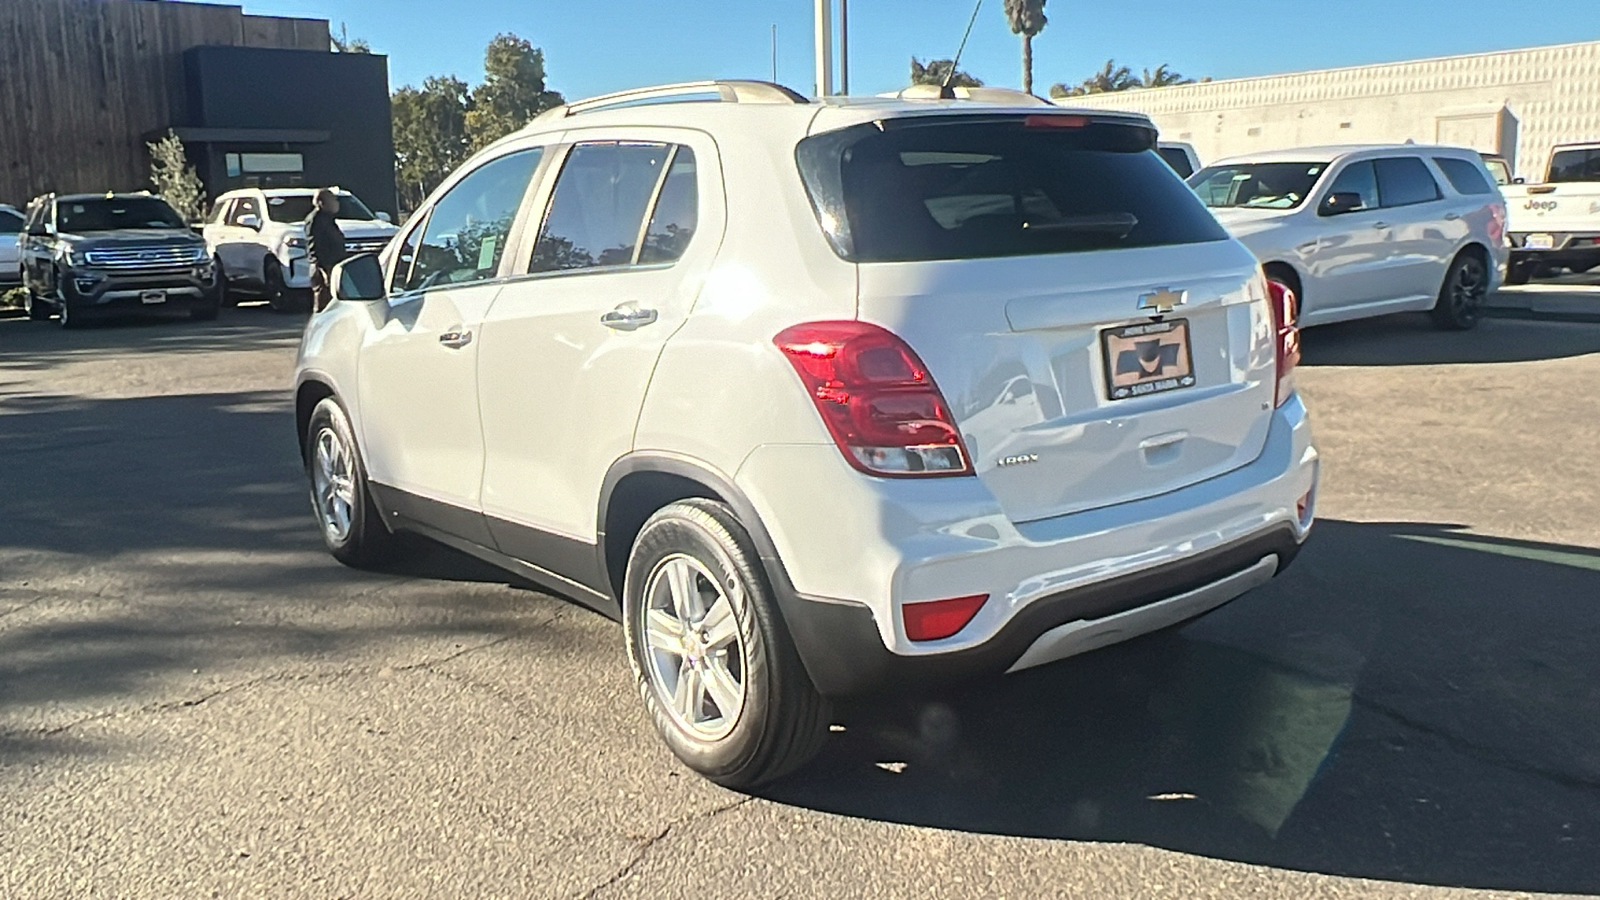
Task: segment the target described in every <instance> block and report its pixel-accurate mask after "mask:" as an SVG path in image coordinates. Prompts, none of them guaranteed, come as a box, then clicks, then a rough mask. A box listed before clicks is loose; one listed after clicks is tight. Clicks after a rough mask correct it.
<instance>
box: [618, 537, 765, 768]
mask: <svg viewBox="0 0 1600 900" xmlns="http://www.w3.org/2000/svg"><path fill="white" fill-rule="evenodd" d="M644 597H645V602H644V603H643V604H641V607H640V608H641V615H642V617H643V621H642V622H640V623H639V632H640V633H641V634H643V635H644V644H645V660H644V663H645V670H646V673H647V674H648V676H649V679H650V683H651V686H652V688H653V689H654V690H655V692H656V697H657V699H658V700H659V701H660V703H661V706H662V707H663V708H664V709H666V710H667V713H668V715H670V716H671V717H672V720H673V722H675V723H676V724H677V725H678V727H679V728H682V729H684V730H685V731H687V732H688V733H689V734H691V735H693V736H694V737H696V738H698V739H701V740H708V741H714V740H717V739H719V738H722V737H725V736H726V735H727V734H728V733H729V732H730V731H732V730H733V727H734V725H736V724H737V723H738V721H739V715H740V713H741V712H743V710H744V705H745V697H746V691H745V681H744V678H745V672H746V668H747V666H746V662H747V660H746V654H745V648H744V643H743V641H742V640H741V639H740V637H739V622H738V618H737V615H736V613H735V611H734V607H733V601H732V600H730V599H729V597H728V595H727V593H726V592H725V591H724V590H723V587H722V585H721V584H719V583H718V581H717V579H716V578H715V577H714V576H713V575H712V574H711V572H710V571H709V570H707V569H706V567H705V566H704V565H702V564H701V563H700V561H699V560H697V559H694V558H693V557H690V556H686V555H683V554H677V555H673V556H669V557H667V558H666V559H663V560H662V561H661V562H659V563H657V564H656V567H655V570H654V571H652V572H651V573H650V578H649V580H648V581H647V582H646V585H645V590H644Z"/></svg>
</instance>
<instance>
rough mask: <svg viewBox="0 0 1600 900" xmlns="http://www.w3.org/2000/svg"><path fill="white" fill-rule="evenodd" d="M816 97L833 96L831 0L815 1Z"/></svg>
mask: <svg viewBox="0 0 1600 900" xmlns="http://www.w3.org/2000/svg"><path fill="white" fill-rule="evenodd" d="M816 3H817V15H816V26H817V27H816V37H817V96H818V97H828V96H832V94H833V0H816Z"/></svg>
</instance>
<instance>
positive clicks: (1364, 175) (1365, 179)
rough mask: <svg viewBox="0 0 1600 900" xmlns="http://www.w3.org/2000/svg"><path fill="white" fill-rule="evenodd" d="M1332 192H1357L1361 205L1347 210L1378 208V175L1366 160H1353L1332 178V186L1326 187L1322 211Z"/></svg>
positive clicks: (1325, 210)
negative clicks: (1326, 191) (1326, 193)
mask: <svg viewBox="0 0 1600 900" xmlns="http://www.w3.org/2000/svg"><path fill="white" fill-rule="evenodd" d="M1334 194H1357V195H1359V196H1360V197H1361V205H1360V206H1359V207H1357V208H1356V209H1353V210H1347V211H1348V212H1359V211H1361V210H1368V209H1377V208H1378V175H1377V172H1375V171H1374V170H1373V167H1372V163H1371V162H1368V161H1363V162H1354V163H1351V164H1350V165H1348V166H1345V167H1344V171H1342V172H1340V173H1339V177H1338V178H1335V179H1334V180H1333V186H1332V187H1330V188H1328V196H1327V197H1326V198H1324V199H1323V201H1322V205H1323V212H1324V213H1326V212H1327V209H1328V203H1329V201H1330V200H1332V199H1333V195H1334Z"/></svg>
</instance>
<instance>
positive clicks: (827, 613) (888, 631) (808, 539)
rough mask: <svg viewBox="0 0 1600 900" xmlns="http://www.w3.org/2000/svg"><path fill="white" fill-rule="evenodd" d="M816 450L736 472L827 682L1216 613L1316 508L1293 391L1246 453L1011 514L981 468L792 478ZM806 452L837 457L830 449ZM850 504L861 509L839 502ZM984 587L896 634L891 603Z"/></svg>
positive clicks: (853, 681) (889, 681)
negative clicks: (1123, 499)
mask: <svg viewBox="0 0 1600 900" xmlns="http://www.w3.org/2000/svg"><path fill="white" fill-rule="evenodd" d="M810 449H812V448H809V447H808V448H795V447H787V448H774V450H773V452H772V453H770V454H767V453H765V452H764V451H766V450H767V448H763V450H758V451H757V452H756V453H755V454H752V457H751V459H750V460H749V461H747V462H746V464H745V466H743V467H741V469H740V475H739V478H738V479H737V480H738V481H739V482H740V485H739V486H740V488H741V489H742V490H743V491H744V492H745V494H746V495H747V496H748V497H749V498H750V500H751V503H752V504H753V505H754V506H755V507H756V509H757V511H758V513H759V514H760V517H761V520H762V522H763V523H765V525H766V526H767V528H768V530H769V532H770V534H771V537H772V540H773V545H774V549H775V550H776V551H777V553H778V556H779V558H780V559H781V560H782V567H783V576H784V577H782V578H775V579H774V581H776V582H787V583H786V584H780V585H779V590H778V594H779V602H780V604H781V605H782V607H783V612H784V618H785V621H786V623H787V625H788V628H789V631H790V633H791V634H792V636H793V637H794V640H795V644H796V646H797V648H798V649H799V651H800V655H801V658H802V660H803V661H804V662H805V665H806V667H807V670H808V671H809V673H810V674H811V676H812V679H813V681H815V682H816V684H817V686H818V688H819V689H820V690H822V691H823V692H824V693H828V694H835V695H839V694H854V693H862V692H872V691H877V690H883V689H890V688H904V687H907V686H910V685H913V684H922V683H927V682H930V681H939V680H944V679H949V678H965V677H972V676H977V675H984V674H997V673H1001V672H1006V671H1011V670H1014V669H1018V668H1026V667H1028V666H1031V665H1037V664H1040V663H1044V662H1049V661H1052V660H1054V659H1059V658H1063V657H1065V656H1070V655H1073V654H1075V653H1081V652H1085V651H1087V650H1091V649H1094V648H1096V647H1099V646H1103V645H1106V644H1110V643H1114V642H1116V641H1120V640H1125V639H1127V638H1131V637H1135V636H1137V635H1139V634H1144V633H1147V632H1150V631H1154V630H1158V629H1160V628H1164V627H1167V626H1168V625H1172V624H1176V623H1177V622H1181V621H1184V620H1185V619H1188V618H1192V617H1194V616H1197V615H1200V614H1203V613H1205V612H1207V611H1209V610H1211V609H1214V608H1215V607H1217V606H1220V605H1221V604H1223V603H1226V602H1227V601H1229V600H1232V599H1233V598H1234V597H1236V596H1238V595H1240V594H1242V593H1244V592H1245V591H1247V590H1249V589H1250V588H1252V587H1254V586H1256V585H1258V584H1260V583H1262V582H1264V581H1265V580H1267V579H1270V578H1271V577H1272V576H1273V575H1274V574H1276V572H1278V571H1281V570H1282V569H1283V568H1284V567H1285V566H1287V565H1288V564H1289V562H1290V561H1291V560H1292V559H1293V558H1294V556H1295V554H1296V553H1297V552H1298V550H1299V547H1300V545H1301V543H1302V542H1303V541H1304V540H1305V538H1306V535H1307V533H1308V532H1309V529H1310V526H1311V521H1312V517H1313V515H1314V511H1313V509H1312V508H1311V505H1308V507H1307V508H1306V510H1305V512H1304V515H1302V514H1301V513H1300V511H1299V509H1298V503H1299V501H1300V500H1301V499H1302V498H1309V499H1310V501H1311V504H1312V505H1314V500H1315V489H1316V484H1317V469H1318V458H1317V453H1316V450H1315V448H1314V447H1313V446H1312V443H1311V434H1310V424H1309V421H1308V418H1307V416H1306V412H1305V407H1304V406H1303V405H1301V403H1300V401H1299V399H1298V398H1295V399H1292V400H1291V401H1290V402H1289V403H1287V404H1285V405H1284V406H1283V407H1282V408H1281V409H1279V410H1277V411H1276V412H1275V413H1274V414H1273V421H1272V427H1271V430H1270V432H1269V436H1268V439H1267V443H1266V446H1265V448H1264V449H1263V451H1262V453H1261V455H1260V456H1259V457H1258V458H1257V459H1256V460H1255V461H1254V462H1252V463H1250V464H1249V465H1246V466H1244V467H1242V468H1240V469H1237V470H1235V471H1233V472H1230V473H1227V474H1226V475H1222V476H1219V477H1217V478H1213V479H1210V480H1208V481H1204V482H1200V483H1198V484H1194V485H1190V486H1189V487H1186V488H1183V489H1181V490H1178V491H1173V492H1171V493H1168V494H1165V495H1161V496H1157V497H1150V498H1146V499H1144V500H1139V501H1135V502H1131V503H1124V504H1120V505H1117V506H1113V507H1106V508H1102V509H1096V510H1089V511H1086V512H1082V513H1076V514H1073V515H1067V516H1060V517H1057V518H1054V519H1048V520H1044V521H1040V522H1031V523H1023V524H1014V523H1011V522H1010V521H1009V520H1007V519H1006V518H1005V516H1004V515H1003V514H1002V513H1000V512H999V509H998V505H997V504H996V503H994V501H993V498H992V497H988V496H987V492H985V491H984V490H983V488H982V483H981V482H980V481H979V480H978V479H975V478H970V479H938V480H932V481H924V482H907V481H885V480H879V479H866V478H862V477H860V476H859V475H858V474H856V473H855V472H853V470H851V471H849V473H848V474H849V476H850V478H849V479H848V480H840V481H838V483H837V485H836V486H829V487H824V486H822V485H818V484H815V483H814V482H808V484H807V485H795V484H794V481H795V478H794V473H795V472H798V471H806V470H807V469H809V468H812V467H817V466H822V465H823V464H824V459H823V456H822V454H821V453H820V452H819V453H818V454H817V455H815V456H808V455H807V454H805V453H803V452H802V451H803V450H810ZM816 449H818V450H819V451H826V453H828V454H832V457H833V459H836V460H838V464H839V466H840V467H845V464H844V462H843V460H842V459H841V458H840V457H839V455H838V451H837V450H836V449H835V448H833V447H832V446H827V447H821V448H816ZM764 456H770V458H765V459H764V458H763V457H764ZM802 458H803V459H802ZM845 468H847V467H845ZM785 473H786V474H787V476H788V483H787V485H785V482H784V474H785ZM773 485H778V486H779V487H778V488H777V489H773V488H772V486H773ZM758 486H759V487H761V488H767V490H758ZM830 488H831V489H830ZM863 491H865V493H866V496H861V494H862V493H863ZM830 494H837V495H839V496H837V497H830V496H829V495H830ZM941 494H944V495H947V496H940V495H941ZM852 495H854V496H852ZM949 495H953V496H949ZM856 509H862V510H870V513H869V514H867V515H865V516H857V515H852V516H850V517H848V518H845V517H842V516H841V515H840V511H841V510H856ZM790 585H792V590H789V589H788V588H789V587H790ZM979 593H984V594H988V595H989V600H988V602H987V603H986V604H985V605H984V607H983V608H982V609H981V610H980V611H979V612H978V614H977V616H976V617H974V619H973V620H972V622H971V623H969V624H968V625H967V626H966V627H965V628H963V629H962V630H961V631H960V632H958V633H957V634H956V635H954V636H953V637H950V638H946V639H944V640H939V641H928V642H913V641H910V640H909V639H907V638H906V637H905V634H904V626H903V624H902V622H901V614H900V607H901V605H902V604H903V603H906V602H915V601H922V600H933V599H941V598H944V597H958V596H968V595H972V594H979Z"/></svg>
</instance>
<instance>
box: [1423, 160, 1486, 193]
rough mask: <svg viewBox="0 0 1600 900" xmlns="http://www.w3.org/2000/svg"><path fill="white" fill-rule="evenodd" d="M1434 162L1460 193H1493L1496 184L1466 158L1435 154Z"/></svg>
mask: <svg viewBox="0 0 1600 900" xmlns="http://www.w3.org/2000/svg"><path fill="white" fill-rule="evenodd" d="M1433 161H1434V164H1435V165H1437V166H1438V167H1439V171H1441V172H1443V173H1444V177H1445V178H1448V179H1450V186H1451V187H1453V188H1455V189H1456V193H1458V194H1492V193H1494V186H1493V185H1491V184H1490V183H1489V179H1488V177H1487V176H1486V175H1484V174H1483V173H1482V172H1480V171H1478V167H1477V166H1475V165H1473V164H1472V163H1470V162H1468V161H1467V160H1464V159H1452V158H1450V157H1448V156H1435V157H1434V158H1433Z"/></svg>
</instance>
